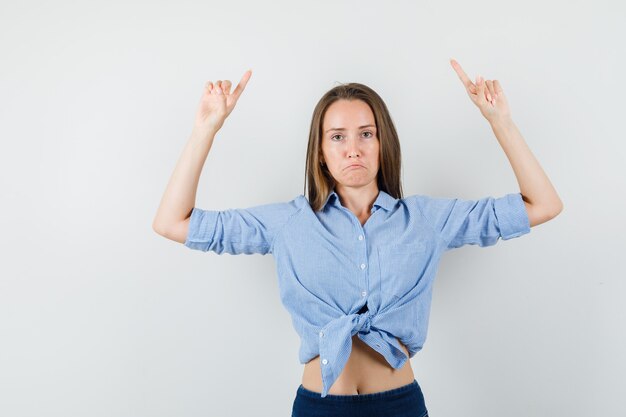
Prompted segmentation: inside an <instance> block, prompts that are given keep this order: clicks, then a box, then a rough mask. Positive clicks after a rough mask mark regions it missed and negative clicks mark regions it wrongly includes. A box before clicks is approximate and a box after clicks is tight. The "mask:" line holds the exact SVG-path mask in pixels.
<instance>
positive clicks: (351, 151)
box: [347, 139, 361, 157]
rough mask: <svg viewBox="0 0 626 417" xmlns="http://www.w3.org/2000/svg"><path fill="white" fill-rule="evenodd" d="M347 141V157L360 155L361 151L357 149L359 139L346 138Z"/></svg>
mask: <svg viewBox="0 0 626 417" xmlns="http://www.w3.org/2000/svg"><path fill="white" fill-rule="evenodd" d="M347 143H348V145H347V147H348V149H347V151H348V157H353V156H359V155H361V152H360V151H359V141H358V140H357V139H352V140H348V141H347Z"/></svg>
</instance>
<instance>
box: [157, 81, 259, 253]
mask: <svg viewBox="0 0 626 417" xmlns="http://www.w3.org/2000/svg"><path fill="white" fill-rule="evenodd" d="M251 75H252V71H251V70H248V71H246V73H245V74H244V75H243V77H242V78H241V81H240V82H239V84H238V85H237V87H236V88H235V90H234V91H233V92H232V94H231V93H230V87H231V82H230V81H228V80H226V81H224V82H222V81H221V80H218V81H217V82H216V83H215V85H213V83H212V82H210V81H209V82H207V83H206V86H205V91H204V93H203V94H202V98H201V99H200V104H199V106H198V111H197V113H196V118H195V123H194V127H193V130H192V133H191V137H190V138H189V140H188V142H187V144H186V145H185V148H184V150H183V153H182V154H181V156H180V157H179V159H178V162H177V163H176V167H175V168H174V172H173V173H172V176H171V178H170V180H169V182H168V184H167V188H166V189H165V193H164V194H163V197H162V198H161V203H160V205H159V208H158V210H157V213H156V216H155V217H154V220H153V222H152V228H153V229H154V231H155V232H156V233H158V234H160V235H161V236H164V237H166V238H168V239H171V240H174V241H176V242H179V243H184V242H185V239H186V237H187V233H188V229H189V219H190V216H191V212H192V210H193V208H194V206H195V202H196V191H197V189H198V182H199V180H200V174H201V173H202V168H203V166H204V163H205V161H206V158H207V156H208V154H209V151H210V150H211V146H212V144H213V140H214V138H215V135H216V133H217V131H218V130H219V129H220V128H221V127H222V126H223V124H224V121H225V119H226V118H227V117H228V115H229V114H230V113H231V112H232V110H233V108H234V107H235V104H236V103H237V100H238V99H239V96H240V95H241V93H242V92H243V90H244V88H245V87H246V84H247V83H248V80H249V79H250V76H251Z"/></svg>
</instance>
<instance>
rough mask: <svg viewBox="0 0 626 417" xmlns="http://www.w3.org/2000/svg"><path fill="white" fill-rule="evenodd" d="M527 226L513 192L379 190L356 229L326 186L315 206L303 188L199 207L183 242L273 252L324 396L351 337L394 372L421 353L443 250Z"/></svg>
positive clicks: (283, 294) (303, 355)
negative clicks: (242, 203) (465, 196)
mask: <svg viewBox="0 0 626 417" xmlns="http://www.w3.org/2000/svg"><path fill="white" fill-rule="evenodd" d="M529 231H530V225H529V220H528V214H527V213H526V208H525V205H524V202H523V200H522V196H521V194H520V193H513V194H507V195H504V196H502V197H500V198H493V197H485V198H481V199H477V200H462V199H458V198H438V197H429V196H426V195H412V196H409V197H405V198H402V199H396V198H394V197H392V196H390V195H389V194H387V193H386V192H384V191H382V190H381V191H379V194H378V196H377V198H376V201H374V204H373V207H372V209H371V216H370V217H369V218H368V219H367V221H366V222H365V224H363V225H361V222H360V221H359V219H358V218H357V217H356V216H355V215H354V214H353V213H352V212H351V211H350V210H348V209H347V208H345V207H343V206H342V205H341V202H340V200H339V197H338V195H337V194H336V192H335V191H333V192H332V193H331V194H330V195H329V196H328V198H327V200H326V202H325V204H324V207H323V208H322V210H320V211H319V212H314V211H313V210H312V209H311V206H310V205H309V203H308V200H307V199H306V198H305V196H304V195H302V194H301V195H299V196H298V197H296V198H294V199H293V200H291V201H287V202H279V203H272V204H264V205H259V206H255V207H250V208H239V209H228V210H202V209H199V208H197V207H196V208H194V209H193V211H192V213H191V219H190V223H189V232H188V236H187V240H186V241H185V246H187V247H189V248H191V249H197V250H201V251H213V252H215V253H218V254H222V253H225V252H226V253H230V254H252V253H260V254H268V253H271V254H272V255H273V256H274V259H275V261H276V267H277V273H278V282H279V289H280V298H281V300H282V303H283V305H284V306H285V308H286V309H287V311H288V312H289V313H290V315H291V317H292V323H293V326H294V328H295V330H296V332H297V333H298V335H299V336H300V338H301V344H300V351H299V361H300V363H301V364H305V363H307V362H309V361H310V360H311V359H313V358H315V357H316V356H317V355H319V356H320V367H321V372H322V382H323V391H322V393H321V396H322V397H325V396H326V395H327V393H328V390H329V389H330V387H331V386H332V385H333V383H334V382H335V380H336V379H337V378H338V377H339V375H340V374H341V372H342V370H343V368H344V366H345V364H346V362H347V360H348V358H349V356H350V352H351V349H352V336H354V335H355V334H357V335H358V337H359V338H360V339H361V340H362V341H363V342H365V343H366V344H367V345H369V346H370V347H371V348H372V349H374V350H376V351H377V352H379V353H380V354H381V355H382V356H383V357H384V358H385V359H386V360H387V362H388V363H389V365H390V366H392V367H393V368H394V369H399V368H401V367H402V366H403V365H404V363H405V362H406V361H407V360H408V359H409V358H412V357H413V356H414V355H415V353H417V352H418V351H419V350H421V348H422V346H423V344H424V341H425V339H426V332H427V329H428V318H429V313H430V305H431V298H432V297H431V296H432V285H433V279H434V277H435V274H436V271H437V267H438V263H439V259H440V257H441V254H442V253H443V252H445V251H446V250H448V249H453V248H458V247H460V246H463V245H466V244H470V245H479V246H491V245H494V244H495V243H496V242H497V241H498V239H499V238H502V239H503V240H507V239H511V238H515V237H518V236H521V235H523V234H526V233H528V232H529ZM398 339H399V340H400V341H401V342H402V343H403V344H404V345H405V346H406V347H407V350H408V352H409V356H408V357H407V356H406V354H405V353H404V351H403V350H402V348H401V346H400V344H399V343H398Z"/></svg>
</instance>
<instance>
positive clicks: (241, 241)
mask: <svg viewBox="0 0 626 417" xmlns="http://www.w3.org/2000/svg"><path fill="white" fill-rule="evenodd" d="M298 210H299V205H298V204H297V200H296V199H294V200H291V201H289V202H284V203H271V204H263V205H259V206H254V207H249V208H233V209H227V210H203V209H200V208H198V207H194V208H193V210H192V212H191V217H190V219H189V230H188V232H187V239H186V240H185V243H184V245H185V246H186V247H188V248H190V249H195V250H200V251H203V252H208V251H212V252H215V253H217V254H222V253H229V254H231V255H238V254H253V253H259V254H262V255H265V254H267V253H271V250H272V246H273V241H274V238H275V236H276V235H277V234H278V232H279V231H280V230H281V229H282V227H283V226H284V225H285V224H286V223H287V221H288V220H289V218H290V217H291V216H292V215H294V214H295V213H296V212H297V211H298Z"/></svg>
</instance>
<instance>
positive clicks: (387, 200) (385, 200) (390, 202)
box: [322, 188, 398, 210]
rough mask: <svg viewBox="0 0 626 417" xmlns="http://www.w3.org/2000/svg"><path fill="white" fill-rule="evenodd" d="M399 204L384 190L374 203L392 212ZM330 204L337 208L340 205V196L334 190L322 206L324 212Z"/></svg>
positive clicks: (379, 193) (379, 192) (380, 191)
mask: <svg viewBox="0 0 626 417" xmlns="http://www.w3.org/2000/svg"><path fill="white" fill-rule="evenodd" d="M397 202H398V199H397V198H394V197H392V196H390V195H389V194H387V193H386V192H384V191H383V190H379V191H378V197H376V200H375V201H374V206H378V207H382V208H384V209H385V210H391V209H392V208H393V207H394V206H395V205H396V203H397ZM329 203H330V204H333V205H336V206H338V205H340V202H339V196H338V195H337V193H336V192H335V189H334V188H333V189H332V190H331V192H330V194H328V197H326V201H324V204H323V205H322V210H324V208H326V205H327V204H329Z"/></svg>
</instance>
